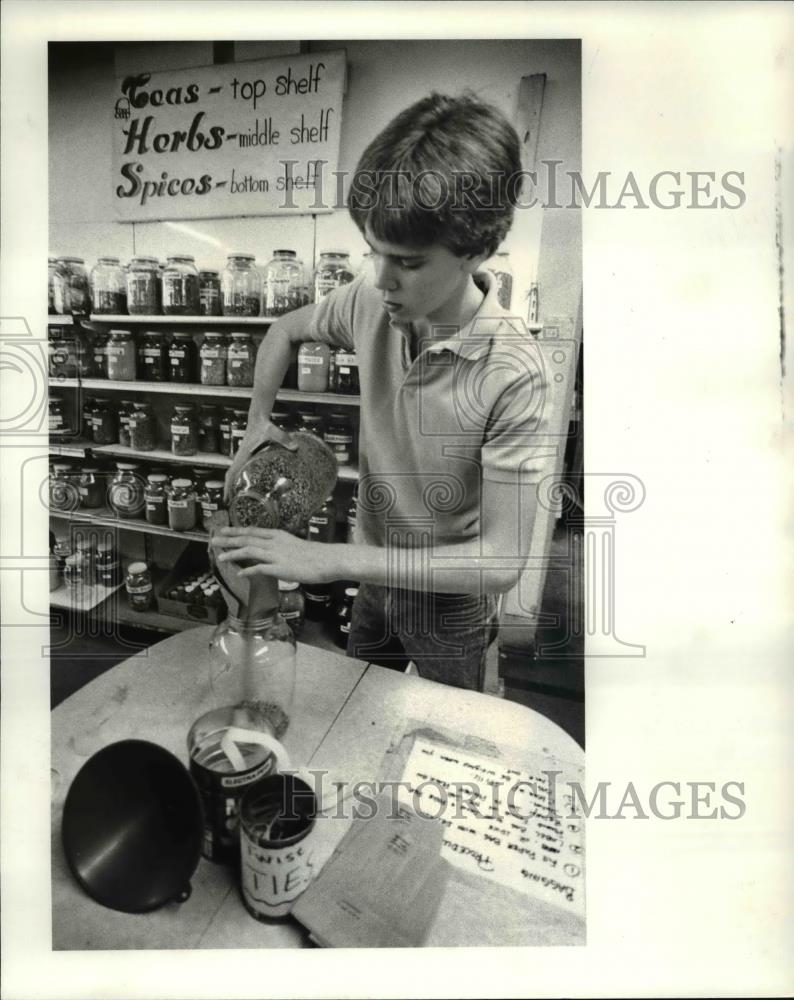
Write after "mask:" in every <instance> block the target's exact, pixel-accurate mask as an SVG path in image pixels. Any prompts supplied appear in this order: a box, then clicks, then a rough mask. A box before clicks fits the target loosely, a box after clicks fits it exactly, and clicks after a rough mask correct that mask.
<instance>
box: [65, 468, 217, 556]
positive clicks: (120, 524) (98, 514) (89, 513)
mask: <svg viewBox="0 0 794 1000" xmlns="http://www.w3.org/2000/svg"><path fill="white" fill-rule="evenodd" d="M149 454H151V452H149ZM50 517H56V518H59V519H60V520H63V521H71V522H74V523H77V524H93V525H95V526H96V527H98V528H117V529H118V530H119V531H138V532H141V533H143V534H146V535H167V536H168V537H169V538H181V539H186V540H189V541H196V542H206V541H208V539H209V535H208V534H207V532H206V531H204V530H203V529H201V528H196V529H194V530H193V531H172V530H171V528H169V527H168V526H167V525H161V524H149V522H148V521H146V520H143V519H141V518H125V517H117V516H116V515H115V514H114V513H113V511H112V510H110V508H108V507H97V508H95V509H92V510H73V511H64V510H51V511H50Z"/></svg>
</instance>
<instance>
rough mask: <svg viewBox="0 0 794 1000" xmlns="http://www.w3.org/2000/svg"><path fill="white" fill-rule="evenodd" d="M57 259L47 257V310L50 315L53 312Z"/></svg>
mask: <svg viewBox="0 0 794 1000" xmlns="http://www.w3.org/2000/svg"><path fill="white" fill-rule="evenodd" d="M57 267H58V261H57V260H56V259H55V257H48V258H47V312H48V313H49V314H50V316H52V315H54V314H55V271H56V269H57Z"/></svg>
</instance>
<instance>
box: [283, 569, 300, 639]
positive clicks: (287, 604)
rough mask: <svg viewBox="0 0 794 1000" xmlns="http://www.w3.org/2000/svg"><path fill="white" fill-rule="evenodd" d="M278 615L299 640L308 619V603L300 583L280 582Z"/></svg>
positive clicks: (291, 581)
mask: <svg viewBox="0 0 794 1000" xmlns="http://www.w3.org/2000/svg"><path fill="white" fill-rule="evenodd" d="M278 613H279V614H280V615H281V617H282V618H283V619H284V621H285V622H286V623H287V625H289V627H290V628H291V629H292V632H293V635H294V636H295V638H296V639H297V638H298V636H299V635H300V634H301V632H302V631H303V623H304V621H305V618H306V601H305V599H304V597H303V591H302V590H301V589H300V584H299V583H296V582H295V581H293V580H279V581H278Z"/></svg>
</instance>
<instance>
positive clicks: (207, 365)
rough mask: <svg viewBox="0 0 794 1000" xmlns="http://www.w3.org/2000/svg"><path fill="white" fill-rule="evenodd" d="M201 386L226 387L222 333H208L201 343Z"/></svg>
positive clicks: (225, 356) (224, 341)
mask: <svg viewBox="0 0 794 1000" xmlns="http://www.w3.org/2000/svg"><path fill="white" fill-rule="evenodd" d="M199 353H200V358H201V384H202V385H226V359H227V349H226V338H225V337H224V335H223V334H222V333H215V332H212V331H210V332H208V333H205V334H204V340H203V341H202V342H201V351H200V352H199Z"/></svg>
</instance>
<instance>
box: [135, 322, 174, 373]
mask: <svg viewBox="0 0 794 1000" xmlns="http://www.w3.org/2000/svg"><path fill="white" fill-rule="evenodd" d="M165 351H166V344H165V335H164V334H162V333H159V332H158V331H157V330H145V331H144V333H143V338H142V340H141V345H140V347H139V348H138V378H140V379H142V380H143V381H144V382H167V381H168V366H167V364H166V355H165Z"/></svg>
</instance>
